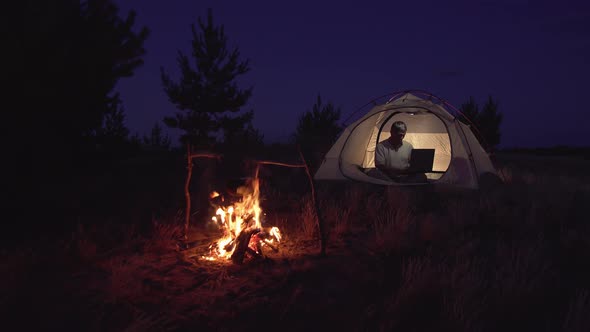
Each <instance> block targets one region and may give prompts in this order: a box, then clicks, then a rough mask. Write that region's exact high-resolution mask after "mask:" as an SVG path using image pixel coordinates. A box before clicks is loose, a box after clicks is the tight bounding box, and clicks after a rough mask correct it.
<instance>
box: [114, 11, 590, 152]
mask: <svg viewBox="0 0 590 332" xmlns="http://www.w3.org/2000/svg"><path fill="white" fill-rule="evenodd" d="M117 3H118V4H119V6H120V10H121V13H122V14H123V15H126V13H127V12H128V11H129V10H130V9H134V10H136V12H137V14H138V17H137V23H138V24H139V25H144V26H147V27H148V28H149V29H150V30H151V35H150V37H149V39H148V40H147V41H146V44H145V46H146V49H147V55H146V56H145V64H144V66H143V67H141V68H139V69H138V70H137V71H136V74H135V76H134V77H131V78H126V79H123V80H121V81H120V82H119V84H118V86H117V89H118V91H119V92H120V93H121V95H122V98H123V101H124V106H125V109H126V114H127V125H128V127H129V128H130V129H131V131H132V132H138V133H140V134H144V133H147V132H148V131H149V129H150V128H151V127H152V126H153V125H154V124H155V123H156V122H158V121H161V119H162V118H163V117H164V116H167V115H172V114H173V112H174V111H175V108H174V106H173V105H172V104H171V103H170V102H169V101H168V99H167V96H166V95H165V93H164V92H163V90H162V85H161V82H160V66H163V67H164V68H165V70H166V71H167V72H168V73H170V74H172V77H173V78H177V77H178V76H177V74H178V70H177V68H176V67H177V66H176V55H177V50H179V49H180V50H182V51H184V52H185V53H189V46H190V44H189V42H190V39H191V32H190V24H191V23H195V22H196V21H197V18H198V17H205V16H206V13H207V8H209V7H210V8H212V9H213V14H214V19H215V20H216V21H217V22H218V23H222V24H224V26H225V30H226V34H227V36H228V38H229V42H230V45H232V46H238V47H239V49H240V51H241V54H242V55H243V56H244V57H247V58H249V59H250V60H251V68H252V69H251V71H250V72H249V73H248V74H247V75H245V76H244V77H243V78H242V79H241V82H242V83H243V85H242V86H243V87H246V86H250V85H252V86H254V94H253V97H252V98H251V100H250V102H249V105H248V106H247V108H246V109H254V110H255V119H254V125H255V126H256V127H257V128H259V129H260V130H261V131H262V133H263V134H264V135H265V140H266V141H268V142H272V141H284V140H286V139H287V138H288V137H289V135H290V134H291V133H292V132H293V131H294V128H295V125H296V122H297V118H298V116H299V115H300V114H301V113H303V112H304V111H306V110H309V109H310V108H311V106H312V104H313V103H314V101H315V98H316V96H317V94H318V93H321V95H322V97H323V98H324V99H325V100H330V101H332V102H334V103H335V104H336V105H337V106H340V107H341V109H342V112H343V119H344V118H345V117H346V115H347V114H350V113H351V112H353V111H354V110H356V109H357V108H358V107H359V106H362V105H363V104H365V103H367V102H368V101H370V100H371V99H373V98H374V97H377V96H381V95H384V94H387V93H389V92H392V91H398V90H405V89H410V88H416V89H424V90H428V91H430V92H432V93H434V94H435V95H438V96H439V97H441V98H444V99H447V100H448V101H450V102H451V103H453V104H454V105H455V106H457V107H459V106H460V104H461V103H463V102H464V101H466V100H467V99H468V97H469V96H473V97H474V98H475V99H476V101H477V102H478V103H480V104H483V102H484V100H485V98H486V97H487V95H492V96H493V97H494V98H495V99H496V100H498V101H499V103H500V110H501V111H502V112H503V113H504V122H503V125H502V134H503V135H502V144H501V145H502V146H504V147H514V146H551V145H556V144H567V145H574V146H581V145H590V138H589V135H588V133H589V132H590V125H589V122H588V118H589V116H588V114H589V111H590V110H589V106H588V103H587V102H586V100H587V99H588V98H587V95H588V93H589V90H590V89H589V88H590V38H589V37H590V33H588V31H590V2H588V1H559V2H558V1H523V0H503V1H420V2H418V1H416V2H413V1H377V2H371V1H354V2H352V3H353V4H347V5H342V4H340V3H341V2H329V1H317V0H316V1H307V0H301V1H291V2H282V1H196V0H192V1H191V0H174V1H122V0H119V1H117ZM170 134H171V136H173V137H174V139H176V137H177V133H175V132H172V131H170Z"/></svg>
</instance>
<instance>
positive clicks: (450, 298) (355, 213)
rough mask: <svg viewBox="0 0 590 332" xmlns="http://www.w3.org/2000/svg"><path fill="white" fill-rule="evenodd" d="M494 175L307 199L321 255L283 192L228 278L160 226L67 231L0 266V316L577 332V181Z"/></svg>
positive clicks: (580, 189)
mask: <svg viewBox="0 0 590 332" xmlns="http://www.w3.org/2000/svg"><path fill="white" fill-rule="evenodd" d="M501 174H502V176H503V179H504V181H505V185H504V186H502V187H500V188H497V189H496V190H494V191H490V192H469V193H467V194H454V193H443V194H440V193H435V192H427V191H426V192H422V191H412V190H405V189H396V188H377V189H375V188H374V187H363V186H350V187H346V188H344V189H338V190H336V189H334V190H328V191H323V192H322V191H320V193H321V194H323V195H320V196H319V197H320V199H321V211H322V215H323V217H324V220H325V221H326V222H327V226H328V231H329V232H330V236H329V241H330V242H329V248H328V256H327V257H317V256H316V255H315V254H316V253H317V247H316V246H315V245H316V242H317V241H316V239H317V228H316V219H315V211H314V207H313V204H312V202H311V200H310V198H309V197H308V196H304V197H303V198H301V199H292V196H293V195H292V192H290V191H288V190H287V189H285V191H284V194H283V195H278V194H277V195H274V194H273V195H268V196H267V201H265V203H269V206H276V207H277V209H278V208H279V207H280V208H281V213H275V211H273V210H272V208H269V209H268V211H267V210H265V212H267V213H268V217H267V218H268V219H267V220H265V222H266V223H268V224H269V225H271V224H272V225H273V226H275V225H276V226H279V227H280V228H281V229H282V230H283V229H284V238H285V242H284V243H283V244H281V245H282V247H281V251H280V252H279V253H276V254H274V253H271V254H269V255H268V256H267V258H265V259H258V260H251V261H248V262H247V263H246V264H244V265H242V266H236V265H232V264H228V263H225V262H208V261H204V260H201V259H199V257H200V256H199V253H198V251H197V250H196V249H193V250H187V251H179V250H178V247H177V246H176V243H177V240H178V237H179V235H180V232H181V230H182V227H181V222H179V220H178V218H176V217H175V216H174V215H170V216H169V217H167V218H164V217H162V218H157V219H156V218H152V219H151V220H148V221H147V222H148V223H150V222H151V224H149V225H148V226H149V227H145V229H147V230H145V229H144V230H143V231H142V232H139V231H138V230H137V229H136V228H133V227H121V228H120V229H117V228H108V227H106V226H95V227H80V228H78V229H76V230H75V231H74V232H73V233H72V234H70V235H69V237H68V239H66V240H64V241H62V242H60V243H62V246H63V248H53V249H51V250H49V249H47V248H45V247H44V248H42V249H36V250H28V249H27V250H25V249H22V250H21V251H19V252H3V253H2V256H0V257H1V260H0V272H1V274H2V275H3V276H4V279H3V285H5V286H7V287H4V288H3V290H2V291H1V292H0V296H2V300H3V302H2V307H0V310H3V312H7V313H8V314H7V315H8V316H11V315H12V314H11V313H14V312H16V309H14V308H29V307H31V308H34V309H31V311H29V313H28V315H29V316H30V315H31V314H34V315H35V317H37V316H39V317H43V319H45V320H47V324H46V325H47V326H49V327H55V328H57V326H60V324H59V323H54V324H50V323H49V322H51V320H54V321H55V322H63V321H68V320H73V319H74V318H75V317H79V321H77V322H76V323H72V324H71V326H73V327H74V328H73V329H75V330H127V331H144V330H155V331H165V330H237V329H246V330H253V329H256V330H265V329H267V327H269V326H270V327H271V328H273V329H275V328H276V329H281V330H283V331H295V330H304V329H308V328H309V326H310V324H313V326H314V327H318V326H323V325H325V324H330V326H331V327H332V328H333V329H337V330H355V331H358V330H370V331H390V330H398V331H589V330H590V321H589V320H588V314H587V313H588V312H590V296H589V295H588V294H589V293H588V290H589V289H590V267H589V266H588V262H589V261H590V240H588V239H590V224H589V223H588V220H587V218H586V217H585V215H586V211H585V209H586V208H585V207H586V206H587V201H588V200H587V198H588V197H590V186H589V182H590V181H588V177H585V176H583V175H579V174H568V172H567V170H564V171H561V172H552V171H551V170H547V169H542V168H541V169H534V168H530V167H522V168H519V167H514V166H511V165H504V166H502V173H501ZM276 190H279V189H276ZM278 192H279V191H277V193H278ZM274 196H276V198H277V199H279V200H281V201H280V202H273V201H272V200H273V199H274V198H275V197H274ZM285 197H290V198H289V199H286V198H285ZM285 202H288V205H289V206H287V207H285V204H287V203H285ZM285 210H286V211H287V212H288V213H285ZM174 211H176V210H174ZM148 219H149V216H148ZM203 228H205V227H204V225H203ZM197 229H198V228H195V232H196V230H197ZM198 232H204V231H202V230H200V229H198ZM201 235H202V237H200V238H199V240H202V241H203V243H202V244H200V245H201V246H203V247H206V246H207V242H206V241H208V238H207V237H206V236H205V235H204V234H201ZM334 240H338V241H334ZM64 257H67V258H64ZM70 257H73V258H72V259H71V261H70V260H69V259H70ZM27 298H36V299H39V300H38V301H40V302H39V303H37V304H36V305H31V304H30V303H27V302H25V300H23V299H27ZM64 299H65V300H64ZM8 304H10V306H9V305H8ZM23 310H25V309H23ZM27 310H29V309H27ZM43 310H47V311H48V312H47V313H45V315H44V316H42V315H43V314H44V312H43ZM25 312H26V311H25ZM71 312H74V314H72V313H71ZM261 317H262V318H261ZM261 320H263V322H262V323H261ZM310 322H311V323H310ZM44 323H45V322H44ZM261 324H262V325H261Z"/></svg>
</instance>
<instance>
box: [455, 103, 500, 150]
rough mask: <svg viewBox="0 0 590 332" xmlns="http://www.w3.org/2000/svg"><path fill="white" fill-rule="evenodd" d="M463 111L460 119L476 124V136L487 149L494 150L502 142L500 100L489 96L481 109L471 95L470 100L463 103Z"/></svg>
mask: <svg viewBox="0 0 590 332" xmlns="http://www.w3.org/2000/svg"><path fill="white" fill-rule="evenodd" d="M461 113H463V114H462V115H460V116H459V120H461V121H463V122H464V123H466V124H470V125H471V124H472V125H475V127H476V130H475V134H476V137H477V138H478V140H479V142H480V144H481V145H482V146H484V147H485V148H486V149H487V150H493V149H494V148H495V147H496V146H497V145H498V144H500V138H501V133H500V124H501V123H502V118H503V115H502V113H500V112H499V110H498V102H496V101H494V100H493V99H492V96H488V99H487V101H486V102H485V103H484V105H483V107H482V109H481V111H480V110H479V107H478V105H477V104H476V103H475V101H474V100H473V97H469V101H467V102H466V103H464V104H462V105H461Z"/></svg>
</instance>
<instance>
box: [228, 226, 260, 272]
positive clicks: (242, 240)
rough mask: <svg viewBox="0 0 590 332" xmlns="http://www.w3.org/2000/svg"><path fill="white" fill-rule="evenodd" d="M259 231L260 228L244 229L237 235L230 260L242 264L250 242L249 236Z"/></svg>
mask: <svg viewBox="0 0 590 332" xmlns="http://www.w3.org/2000/svg"><path fill="white" fill-rule="evenodd" d="M258 232H260V229H258V228H254V229H248V228H246V229H244V230H243V231H242V232H240V234H239V235H238V237H237V238H236V241H235V242H236V249H235V250H234V253H233V254H232V255H231V260H232V261H233V262H234V263H236V264H242V262H244V256H245V254H246V250H247V249H248V244H249V243H250V238H251V237H252V235H253V234H256V233H258Z"/></svg>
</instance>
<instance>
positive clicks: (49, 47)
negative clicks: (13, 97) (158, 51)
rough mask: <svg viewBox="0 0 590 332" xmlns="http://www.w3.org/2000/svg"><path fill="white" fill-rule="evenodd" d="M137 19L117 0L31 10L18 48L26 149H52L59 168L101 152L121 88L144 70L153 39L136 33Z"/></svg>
mask: <svg viewBox="0 0 590 332" xmlns="http://www.w3.org/2000/svg"><path fill="white" fill-rule="evenodd" d="M135 18H136V14H135V12H133V11H132V12H130V13H129V14H128V15H127V17H126V18H122V17H120V16H119V13H118V8H117V6H116V5H115V4H113V2H112V1H109V0H87V1H81V2H80V1H57V2H54V1H33V0H29V1H27V2H26V5H25V16H24V24H23V33H22V35H19V36H20V38H19V41H18V42H19V44H18V46H19V47H17V49H18V50H20V51H22V61H21V62H19V63H18V66H19V68H18V69H17V72H18V75H19V76H20V77H22V78H23V79H25V82H26V84H23V85H22V89H21V91H22V92H23V94H22V95H23V99H22V100H21V105H20V110H19V111H20V112H21V114H23V115H24V117H25V119H24V120H23V121H20V122H19V125H21V127H20V128H18V129H17V130H19V131H22V132H26V133H27V138H28V139H29V140H28V142H26V144H25V146H23V148H28V149H33V148H34V147H35V146H36V145H37V144H38V143H39V142H44V144H45V145H48V146H51V147H52V150H51V155H48V156H47V157H51V156H56V158H55V159H56V160H63V159H66V158H68V157H69V158H75V157H76V156H78V155H79V153H80V152H82V151H85V150H92V149H94V147H95V146H96V139H97V136H98V135H99V134H100V132H101V126H102V125H103V123H104V120H105V117H106V116H107V115H108V114H113V113H112V112H113V109H112V107H113V100H114V98H118V97H117V96H116V95H114V94H113V90H114V88H115V85H116V84H117V81H118V80H119V79H120V78H122V77H128V76H132V75H133V72H134V70H135V69H136V68H137V67H138V66H140V65H141V64H142V63H143V60H142V57H143V55H144V53H145V50H144V48H143V43H144V41H145V39H146V38H147V35H148V31H147V29H146V28H141V29H139V31H138V32H135V31H134V26H135ZM121 112H122V111H121ZM115 113H116V112H115Z"/></svg>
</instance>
